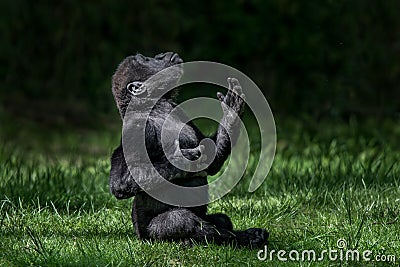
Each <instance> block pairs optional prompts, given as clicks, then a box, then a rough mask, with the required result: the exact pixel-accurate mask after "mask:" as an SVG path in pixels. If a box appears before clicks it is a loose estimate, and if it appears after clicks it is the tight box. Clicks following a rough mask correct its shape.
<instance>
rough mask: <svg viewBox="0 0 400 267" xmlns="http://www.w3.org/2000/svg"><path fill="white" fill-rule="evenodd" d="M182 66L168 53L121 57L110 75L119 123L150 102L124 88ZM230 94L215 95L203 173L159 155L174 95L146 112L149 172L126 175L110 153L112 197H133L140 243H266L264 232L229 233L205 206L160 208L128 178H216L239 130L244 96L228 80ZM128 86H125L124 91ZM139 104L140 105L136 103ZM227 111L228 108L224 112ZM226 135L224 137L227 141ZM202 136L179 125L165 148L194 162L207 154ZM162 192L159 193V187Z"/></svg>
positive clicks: (120, 157) (194, 181) (185, 182)
mask: <svg viewBox="0 0 400 267" xmlns="http://www.w3.org/2000/svg"><path fill="white" fill-rule="evenodd" d="M179 63H182V60H181V59H180V58H179V56H178V55H177V54H174V53H171V52H168V53H163V54H159V55H157V56H155V57H154V58H148V57H144V56H142V55H140V54H138V55H136V56H130V57H127V58H126V59H125V60H124V61H123V62H122V63H121V64H120V65H119V67H118V69H117V71H116V72H115V74H114V76H113V81H112V91H113V94H114V98H115V101H116V104H117V107H118V109H119V112H120V115H121V117H122V118H124V116H125V113H126V112H127V107H128V104H129V102H130V101H131V100H132V99H134V101H138V103H139V102H140V101H142V102H143V101H146V99H147V98H149V97H151V92H146V93H144V95H142V96H132V94H130V91H129V90H128V89H127V85H128V84H129V83H132V82H135V83H134V84H135V85H136V84H137V83H136V82H144V81H146V80H147V79H148V78H149V77H150V76H152V75H154V74H156V73H157V72H159V71H160V70H162V69H165V68H167V67H170V66H173V65H176V64H179ZM180 75H181V73H179V72H177V73H176V75H175V74H173V75H171V77H167V79H166V80H165V81H163V82H165V83H167V82H168V83H172V82H177V81H178V79H179V78H180ZM228 83H229V87H230V90H228V93H227V94H226V95H223V94H221V93H218V95H217V97H218V99H219V100H220V101H221V106H222V109H223V111H224V116H223V118H222V120H221V122H220V126H219V128H218V131H217V133H216V134H215V135H214V136H213V137H211V140H212V141H213V142H214V143H215V147H216V151H214V152H215V153H216V156H215V158H214V160H213V161H212V162H210V163H209V166H208V168H207V169H206V172H201V173H200V172H198V173H196V172H187V171H182V170H180V169H178V168H176V167H174V166H173V165H172V164H171V163H170V162H169V161H168V159H167V158H166V156H165V155H164V152H163V150H162V148H161V140H160V132H161V126H162V124H163V122H164V121H165V119H166V116H167V115H168V114H170V113H171V111H172V110H173V109H174V108H175V107H176V104H175V102H174V95H175V92H172V93H168V94H166V95H164V96H163V97H162V98H161V99H160V100H159V101H158V102H157V104H156V106H155V108H154V109H153V110H152V112H151V113H150V118H149V120H147V122H146V133H145V141H146V148H147V152H148V155H149V158H150V160H151V162H152V163H153V166H154V168H146V167H145V166H143V167H140V168H137V169H135V170H134V171H133V172H130V171H129V170H128V167H127V163H126V160H125V157H124V153H123V147H122V145H121V144H120V146H119V147H118V148H117V149H115V151H114V153H113V155H112V157H111V172H110V189H111V192H112V193H113V194H114V195H115V196H116V197H117V198H118V199H123V198H130V197H133V196H135V198H134V201H133V207H132V221H133V224H134V227H135V231H136V233H137V235H138V237H139V238H140V239H155V240H170V241H183V242H184V243H188V242H189V243H190V242H192V241H195V242H206V241H210V242H215V243H217V244H237V245H239V246H250V247H259V246H263V245H264V244H265V243H266V242H267V239H268V232H267V231H266V230H264V229H259V228H251V229H248V230H245V231H234V230H233V226H232V222H231V220H230V219H229V217H228V216H226V215H224V214H212V215H207V214H206V212H207V206H206V205H203V206H198V207H191V208H180V207H175V206H171V205H167V204H164V203H161V202H160V201H157V200H155V199H154V198H152V197H151V196H149V195H148V194H147V193H146V192H144V191H143V190H142V188H140V187H139V186H138V184H137V183H136V181H135V180H134V179H133V177H132V175H133V176H135V178H136V179H137V180H138V181H140V183H139V184H141V185H146V186H147V185H148V186H149V187H151V186H155V185H153V181H152V177H154V171H157V172H158V173H160V174H161V175H162V177H164V178H165V179H167V180H170V181H171V182H172V183H175V184H178V185H182V186H187V187H195V186H200V185H207V175H213V174H216V173H217V172H218V171H219V170H220V169H221V167H222V165H223V163H224V161H225V160H226V159H227V157H228V155H229V154H230V152H231V142H232V144H235V142H236V140H237V137H238V134H239V131H238V129H237V125H238V120H239V117H240V116H241V114H242V111H243V105H244V100H243V97H244V95H243V94H242V90H241V87H240V85H239V83H238V81H237V80H236V79H233V78H232V79H228ZM128 87H129V86H128ZM142 102H140V103H142ZM227 107H230V109H228V108H227ZM185 118H186V117H185V114H183V112H180V113H177V114H174V115H173V122H174V124H176V125H182V124H183V122H182V121H184V119H185ZM229 136H230V137H229ZM204 138H205V136H204V135H203V134H202V133H201V132H200V130H199V129H198V128H197V127H196V126H195V125H194V124H192V123H191V122H189V123H187V124H186V125H184V127H183V129H182V131H181V132H180V134H179V140H178V142H177V141H175V144H174V143H173V142H174V140H171V144H170V145H171V146H172V147H174V146H175V149H180V150H181V152H182V154H183V155H184V156H185V157H186V158H188V159H190V160H194V159H197V158H199V156H200V155H201V154H202V153H205V154H207V148H206V149H204V147H202V146H200V141H201V140H202V139H204ZM161 190H162V188H161Z"/></svg>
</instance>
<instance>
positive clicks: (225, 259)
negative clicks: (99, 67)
mask: <svg viewBox="0 0 400 267" xmlns="http://www.w3.org/2000/svg"><path fill="white" fill-rule="evenodd" d="M305 125H306V126H305ZM399 125H400V124H399V121H394V120H389V121H383V122H376V121H365V122H363V123H357V122H356V121H354V120H352V121H350V123H343V122H322V123H316V122H312V121H311V120H306V123H297V122H295V121H288V120H285V121H282V122H281V121H279V120H278V121H277V128H278V145H277V154H276V157H275V161H274V164H273V167H272V170H271V172H270V174H269V175H268V178H267V180H266V181H265V182H264V184H263V185H262V187H261V188H259V189H258V190H257V191H256V192H255V193H252V194H251V193H248V192H247V191H246V190H247V185H248V182H249V181H248V180H249V174H251V172H252V170H253V169H254V163H253V164H250V166H249V169H248V172H247V175H246V176H245V178H244V179H243V181H241V182H240V183H239V185H238V186H237V187H236V188H235V189H234V190H233V191H232V192H231V193H230V194H228V195H227V196H225V197H224V198H223V199H221V200H219V201H217V202H214V203H212V204H210V206H209V211H210V212H224V213H227V214H228V215H229V216H231V218H232V221H233V223H234V225H235V228H238V229H245V228H249V227H264V228H267V229H268V230H269V231H270V233H271V234H270V245H269V247H268V249H269V250H272V249H274V250H286V251H287V252H289V251H290V250H298V251H300V252H301V251H302V250H306V249H307V250H310V249H313V250H315V251H316V252H317V253H319V252H321V251H322V250H324V249H337V246H336V242H337V240H338V239H340V238H344V239H346V241H347V244H348V248H351V249H358V250H359V251H364V250H371V251H373V255H377V254H382V255H395V256H396V259H397V263H387V262H386V263H378V262H372V263H368V264H369V265H368V264H367V263H365V262H360V263H357V262H354V261H353V262H340V261H335V262H329V261H328V260H325V261H322V262H308V261H305V262H291V263H289V264H288V263H284V262H281V261H279V260H278V259H277V256H276V254H275V257H274V261H273V262H270V261H269V260H266V261H259V260H258V259H257V250H248V249H237V248H233V247H221V246H215V245H212V244H209V245H207V246H204V245H196V246H194V247H192V248H186V247H182V246H180V245H179V244H176V243H172V244H171V243H163V242H154V243H149V242H141V241H138V240H137V238H136V236H135V233H134V230H133V227H132V224H131V221H130V208H131V201H132V200H124V201H117V200H116V199H114V198H113V196H112V195H111V194H110V193H109V191H108V185H107V182H108V172H109V169H110V165H109V155H110V153H111V151H112V148H113V147H114V146H115V145H116V144H117V143H118V140H119V132H118V130H117V128H118V127H115V129H116V130H107V131H81V132H76V131H75V132H74V131H65V130H59V131H57V132H52V133H51V135H50V136H45V137H43V136H44V135H43V133H42V134H41V133H38V132H35V131H33V130H30V129H28V130H24V128H23V127H22V128H21V129H14V130H12V131H11V130H10V131H8V132H7V131H3V136H2V137H3V140H5V141H4V142H3V144H0V200H1V202H0V266H25V265H32V266H96V265H98V266H284V265H290V266H340V265H344V266H375V265H376V266H387V265H389V266H397V265H398V264H399V262H400V218H399V216H400V208H399V207H400V163H399V162H400V152H399V151H400V143H399V140H400V126H399ZM4 132H5V134H4ZM11 133H12V134H11ZM256 145H257V144H255V147H256ZM253 155H254V156H256V152H253Z"/></svg>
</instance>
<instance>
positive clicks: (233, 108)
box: [207, 78, 244, 175]
mask: <svg viewBox="0 0 400 267" xmlns="http://www.w3.org/2000/svg"><path fill="white" fill-rule="evenodd" d="M217 97H218V99H219V100H220V101H221V106H222V110H223V117H222V119H221V121H220V124H219V126H218V130H217V132H216V134H215V135H214V136H213V137H212V138H211V139H212V140H213V141H214V142H215V146H216V155H215V158H214V161H213V162H212V163H211V164H210V166H209V167H208V169H207V173H208V174H209V175H214V174H216V173H217V172H218V171H219V170H220V169H221V167H222V165H223V164H224V162H225V160H226V159H227V158H228V156H229V154H230V153H231V147H232V146H234V145H235V144H236V141H237V139H238V137H239V134H240V127H239V126H240V124H239V122H240V118H241V116H242V114H243V109H244V94H243V92H242V88H241V86H240V84H239V81H238V80H237V79H235V78H228V92H227V94H226V95H225V96H224V95H223V94H222V93H217Z"/></svg>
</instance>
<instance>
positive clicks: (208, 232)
mask: <svg viewBox="0 0 400 267" xmlns="http://www.w3.org/2000/svg"><path fill="white" fill-rule="evenodd" d="M147 229H148V233H149V236H150V237H151V238H153V239H159V240H177V241H178V240H183V241H188V240H189V239H191V240H194V241H196V242H205V241H209V242H214V243H217V244H225V243H230V242H231V241H233V239H234V238H235V236H234V235H233V234H232V233H231V232H229V231H228V230H226V229H218V228H217V227H216V226H214V225H213V224H211V223H209V222H207V221H205V220H203V219H202V218H200V217H199V216H197V215H196V214H195V213H193V212H192V211H190V210H188V209H184V208H177V209H172V210H169V211H166V212H164V213H161V214H159V215H158V216H156V217H155V218H153V219H152V220H151V222H150V224H149V226H148V228H147Z"/></svg>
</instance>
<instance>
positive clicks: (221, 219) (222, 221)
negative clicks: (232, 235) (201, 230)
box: [205, 213, 233, 231]
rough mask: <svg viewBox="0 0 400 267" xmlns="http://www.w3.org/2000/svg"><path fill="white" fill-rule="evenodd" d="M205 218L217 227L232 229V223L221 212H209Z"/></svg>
mask: <svg viewBox="0 0 400 267" xmlns="http://www.w3.org/2000/svg"><path fill="white" fill-rule="evenodd" d="M205 220H206V221H207V222H209V223H211V224H213V225H215V227H217V228H218V229H226V230H228V231H233V224H232V222H231V219H229V217H228V216H227V215H225V214H223V213H216V214H209V215H206V217H205Z"/></svg>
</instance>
